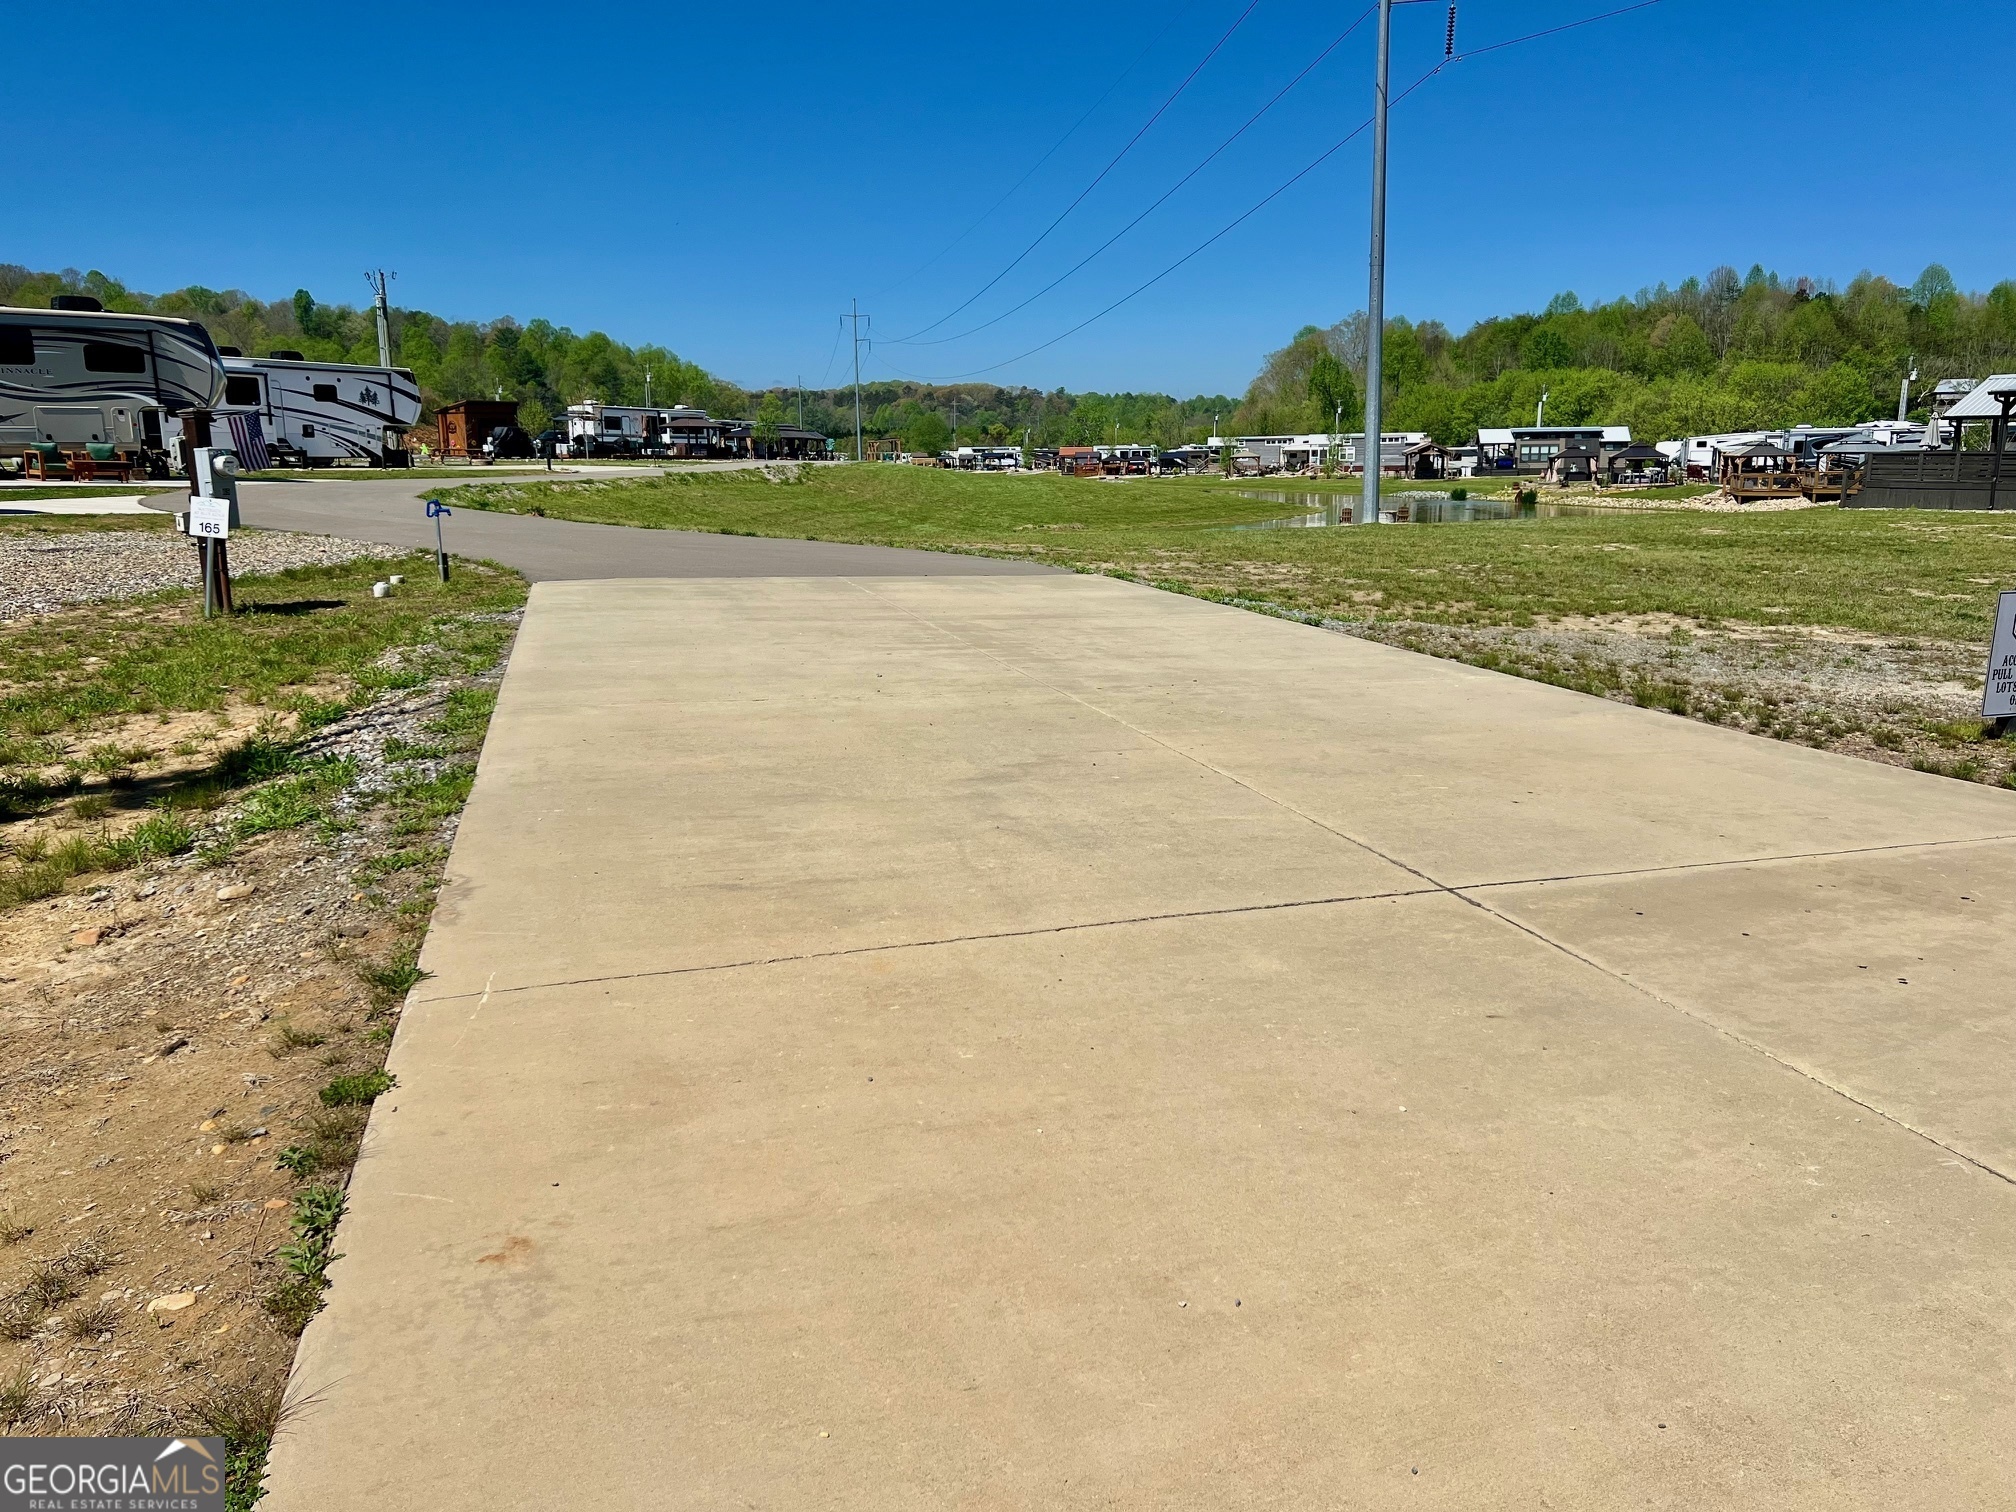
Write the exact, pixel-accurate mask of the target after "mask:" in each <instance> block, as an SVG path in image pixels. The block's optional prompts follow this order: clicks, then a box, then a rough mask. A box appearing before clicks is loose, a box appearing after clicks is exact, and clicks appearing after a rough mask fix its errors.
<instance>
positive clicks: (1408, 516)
mask: <svg viewBox="0 0 2016 1512" xmlns="http://www.w3.org/2000/svg"><path fill="white" fill-rule="evenodd" d="M1238 493H1239V497H1240V498H1242V499H1261V500H1264V501H1266V502H1267V503H1269V504H1282V505H1286V506H1287V507H1289V508H1291V509H1295V510H1298V511H1300V512H1299V513H1296V514H1290V515H1283V516H1282V517H1281V518H1280V519H1278V520H1258V521H1255V522H1254V523H1253V524H1251V525H1235V526H1234V527H1233V529H1235V530H1298V529H1310V528H1319V527H1322V526H1328V525H1349V524H1352V523H1353V522H1354V517H1355V515H1356V512H1357V509H1358V497H1359V496H1358V495H1357V494H1347V493H1302V492H1291V491H1289V490H1286V489H1278V488H1242V489H1240V490H1238ZM1379 512H1380V513H1381V514H1382V515H1383V516H1384V517H1385V519H1386V520H1387V522H1388V523H1391V524H1399V525H1455V524H1462V523H1465V522H1468V521H1471V520H1544V519H1551V518H1553V517H1555V516H1558V515H1612V514H1619V513H1628V512H1629V510H1628V508H1626V509H1620V508H1619V507H1618V506H1616V505H1611V504H1598V505H1592V504H1550V503H1548V502H1547V501H1546V500H1544V499H1543V500H1542V501H1541V502H1540V503H1538V504H1516V503H1514V502H1513V501H1512V500H1510V499H1476V498H1471V499H1452V498H1450V497H1449V495H1448V494H1446V493H1433V492H1430V491H1427V490H1422V491H1420V492H1415V491H1412V490H1409V491H1406V492H1395V493H1382V494H1381V495H1380V496H1379Z"/></svg>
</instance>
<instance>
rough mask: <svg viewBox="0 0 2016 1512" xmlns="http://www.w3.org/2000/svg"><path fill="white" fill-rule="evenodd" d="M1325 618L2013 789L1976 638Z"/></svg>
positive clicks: (1663, 618) (1546, 678) (2010, 747)
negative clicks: (1988, 712)
mask: <svg viewBox="0 0 2016 1512" xmlns="http://www.w3.org/2000/svg"><path fill="white" fill-rule="evenodd" d="M1326 628H1330V629H1335V630H1342V631H1344V632H1345V633H1347V634H1351V635H1357V636H1361V637H1363V638H1365V639H1367V640H1376V641H1381V642H1383V643H1385V644H1387V645H1390V646H1402V647H1405V648H1406V649H1407V650H1409V651H1424V652H1426V653H1428V654H1429V655H1431V656H1442V657H1448V658H1450V659H1451V660H1454V661H1464V662H1469V663H1470V664H1471V665H1473V666H1479V667H1489V668H1491V669H1492V670H1494V671H1499V672H1510V673H1512V674H1514V675H1515V676H1519V677H1529V678H1533V679H1535V680H1536V681H1539V682H1549V683H1554V684H1557V685H1558V686H1561V687H1567V688H1575V689H1577V690H1579V691H1581V692H1584V693H1593V694H1596V695H1597V696H1599V697H1602V698H1609V699H1614V700H1616V701H1618V702H1620V703H1635V704H1638V705H1641V706H1644V707H1649V708H1657V709H1664V710H1667V711H1668V712H1670V713H1674V714H1681V715H1685V716H1687V717H1688V718H1691V719H1699V720H1702V721H1704V722H1706V723H1709V724H1720V725H1727V726H1729V727H1731V728H1733V729H1739V730H1745V731H1748V732H1749V733H1751V734H1755V735H1767V736H1770V737H1772V738H1774V739H1778V740H1790V741H1796V742H1798V743H1799V744H1801V745H1810V746H1815V747H1818V748H1820V749H1822V750H1830V751H1839V752H1841V753H1843V754H1844V755H1850V756H1859V757H1862V758H1863V759H1865V760H1869V761H1881V762H1885V763H1887V764H1889V765H1892V766H1909V767H1916V768H1917V769H1919V770H1920V771H1928V772H1938V773H1941V774H1943V775H1945V776H1949V777H1957V778H1961V779H1963V780H1965V781H1970V782H1984V783H1989V784H1994V785H1999V786H2004V787H2016V738H2012V739H2004V740H1991V739H1987V738H1986V732H1985V731H1984V729H1983V727H1982V722H1981V719H1980V712H1981V677H1982V663H1983V660H1984V656H1983V652H1982V649H1981V648H1980V647H1978V646H1965V645H1955V644H1952V643H1950V642H1944V641H1924V640H1911V639H1904V638H1886V637H1883V636H1875V635H1860V634H1856V633H1853V632H1848V631H1839V630H1822V629H1812V628H1803V627H1792V626H1786V627H1782V628H1779V627H1770V628H1766V627H1759V628H1751V629H1740V630H1729V631H1709V630H1704V629H1701V628H1700V627H1698V626H1693V625H1690V624H1688V623H1686V622H1684V621H1681V620H1677V619H1674V618H1673V617H1671V616H1667V615H1643V616H1637V617H1635V618H1634V617H1629V616H1621V615H1620V616H1616V617H1615V618H1614V619H1611V620H1608V621H1599V620H1590V621H1580V622H1576V623H1573V624H1561V625H1543V626H1533V627H1530V628H1512V627H1502V626H1492V627H1477V628H1459V627H1454V626H1448V625H1427V624H1412V623H1409V622H1406V621H1397V620H1379V621H1374V622H1372V623H1370V624H1345V623H1341V622H1328V623H1327V625H1326Z"/></svg>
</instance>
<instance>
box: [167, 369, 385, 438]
mask: <svg viewBox="0 0 2016 1512" xmlns="http://www.w3.org/2000/svg"><path fill="white" fill-rule="evenodd" d="M223 362H224V400H223V403H222V404H220V405H217V406H215V408H216V409H217V410H219V411H220V412H221V413H224V414H241V415H242V414H255V415H257V416H258V417H259V429H260V430H261V431H262V432H263V433H264V435H265V437H266V449H267V450H268V451H269V452H270V453H272V456H273V460H274V462H275V463H276V464H278V465H280V466H283V467H288V466H292V467H326V466H328V465H329V464H330V463H331V462H348V461H360V462H366V463H369V464H370V465H371V466H373V467H384V466H400V465H403V464H404V463H405V461H406V430H407V427H409V426H411V425H412V424H414V423H415V422H416V421H417V420H419V418H420V385H419V384H418V383H416V382H414V380H413V374H412V373H411V372H410V371H408V370H407V369H406V368H382V367H358V366H353V365H352V364H350V363H347V362H308V361H306V360H304V359H303V358H302V357H301V355H300V354H299V353H298V352H275V353H273V354H272V355H271V356H269V357H226V358H224V359H223ZM168 429H169V440H170V441H171V442H172V441H175V440H178V439H180V436H181V426H180V425H179V424H175V423H171V424H170V426H169V428H168Z"/></svg>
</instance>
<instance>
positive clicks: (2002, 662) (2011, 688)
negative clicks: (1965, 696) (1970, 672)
mask: <svg viewBox="0 0 2016 1512" xmlns="http://www.w3.org/2000/svg"><path fill="white" fill-rule="evenodd" d="M1981 717H1982V718H1983V719H2010V718H2016V593H2005V594H2002V595H2001V596H2000V597H1999V598H1998V599H1997V600H1996V603H1995V635H1994V638H1993V639H1992V640H1990V641H1989V642H1988V686H1987V687H1986V688H1985V689H1983V690H1982V693H1981Z"/></svg>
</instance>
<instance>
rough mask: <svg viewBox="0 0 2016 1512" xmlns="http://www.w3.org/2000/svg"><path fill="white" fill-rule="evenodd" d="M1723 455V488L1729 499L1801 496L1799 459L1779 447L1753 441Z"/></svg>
mask: <svg viewBox="0 0 2016 1512" xmlns="http://www.w3.org/2000/svg"><path fill="white" fill-rule="evenodd" d="M1721 456H1722V489H1723V492H1725V493H1727V494H1728V495H1729V497H1730V498H1732V499H1738V500H1741V499H1801V498H1804V497H1805V496H1806V488H1805V484H1804V482H1803V481H1802V480H1801V478H1800V476H1799V459H1798V458H1797V457H1796V456H1794V455H1793V454H1792V453H1791V452H1789V451H1787V450H1786V449H1785V448H1784V447H1782V446H1773V445H1772V444H1771V443H1770V442H1769V441H1753V442H1751V443H1750V444H1749V445H1748V446H1746V447H1744V448H1743V449H1742V450H1741V451H1726V452H1723V453H1722V454H1721Z"/></svg>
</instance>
